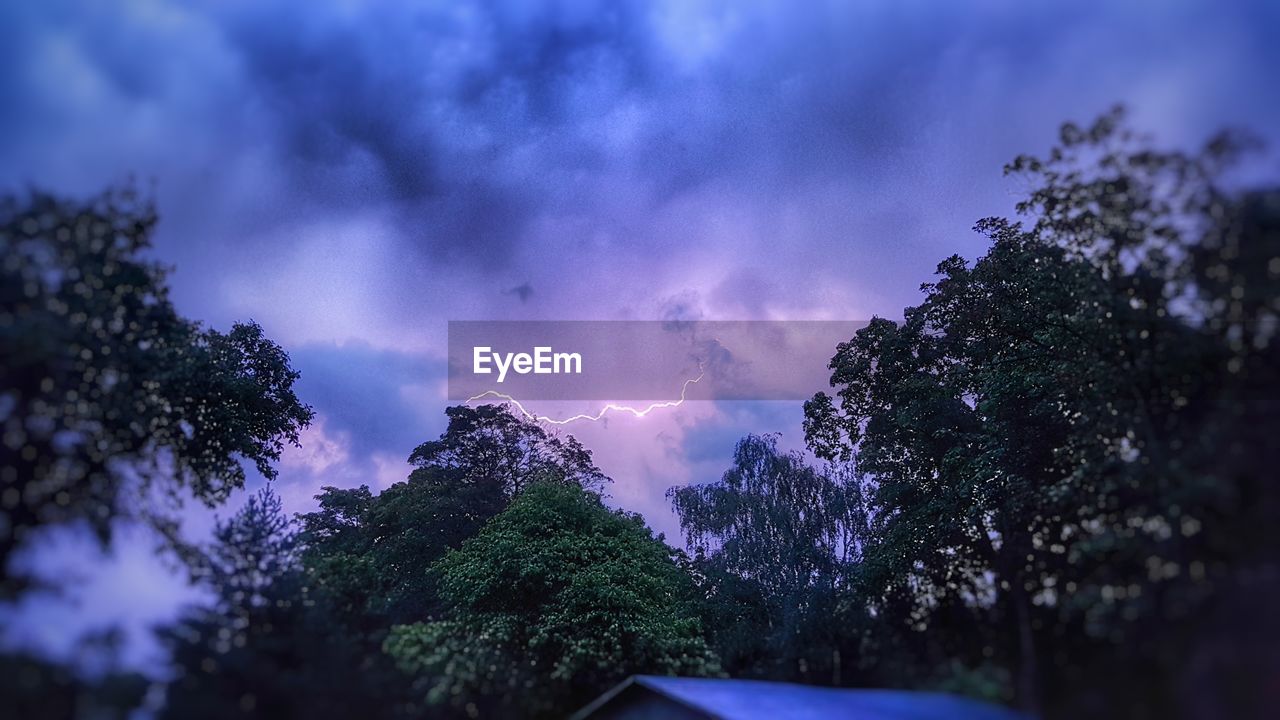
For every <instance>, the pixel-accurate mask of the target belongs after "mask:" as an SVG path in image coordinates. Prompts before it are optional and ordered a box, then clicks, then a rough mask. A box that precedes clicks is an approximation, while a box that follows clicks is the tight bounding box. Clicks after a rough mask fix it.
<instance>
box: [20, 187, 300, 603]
mask: <svg viewBox="0 0 1280 720" xmlns="http://www.w3.org/2000/svg"><path fill="white" fill-rule="evenodd" d="M155 221H156V217H155V213H154V211H153V210H152V208H151V207H150V205H149V204H147V203H145V202H143V201H141V200H140V199H139V198H137V197H136V196H135V195H134V194H133V193H132V192H130V191H127V190H126V191H119V192H108V193H105V194H103V195H101V196H99V197H96V198H93V199H91V200H89V201H85V202H76V201H70V200H62V199H58V198H54V197H51V196H48V195H43V194H39V193H36V194H33V195H32V196H31V197H30V198H28V199H24V200H19V199H18V198H13V197H8V198H3V199H0V257H2V258H3V261H2V262H3V264H0V431H2V432H3V436H2V437H0V595H8V596H12V595H13V594H14V593H16V592H18V591H20V590H21V588H22V587H23V586H24V584H25V579H24V578H21V577H17V576H15V575H14V574H13V570H12V569H11V568H10V567H9V565H10V563H9V559H10V557H11V556H12V554H13V552H14V551H15V550H16V549H17V548H18V547H19V546H20V545H21V544H22V542H23V541H24V539H25V538H26V537H27V536H28V535H29V534H30V533H31V532H32V531H33V530H35V529H37V528H39V527H41V526H43V525H47V524H50V523H63V522H68V521H73V520H80V521H85V522H87V523H88V524H89V525H90V526H91V527H92V528H93V529H94V530H95V531H96V532H97V534H98V535H99V537H100V538H102V539H103V540H104V541H105V540H106V539H107V538H108V535H109V533H110V528H111V522H112V520H113V519H114V518H115V517H117V515H118V514H119V513H120V512H121V511H122V510H123V508H122V506H121V503H120V497H119V496H120V492H121V488H122V487H125V486H126V483H127V481H128V480H129V479H137V480H138V481H139V483H140V485H141V487H140V488H138V489H139V492H143V491H145V490H147V489H148V488H149V487H151V486H152V484H155V485H156V486H158V487H159V488H160V489H162V490H164V491H167V492H172V493H176V492H177V491H178V490H179V489H180V488H185V489H187V490H189V491H190V492H191V493H192V494H193V495H194V496H195V497H197V498H199V499H201V500H203V501H205V502H207V503H210V504H212V503H217V502H221V501H222V500H224V499H225V498H226V497H227V494H228V493H229V492H231V491H232V490H234V489H236V488H238V487H241V486H242V485H243V484H244V479H245V470H244V468H243V467H242V465H241V461H242V460H248V461H250V462H252V463H253V464H254V465H255V466H256V467H257V469H258V471H259V472H261V473H262V474H263V475H265V476H267V477H273V476H274V475H275V471H274V469H273V468H272V466H271V463H272V461H274V460H276V459H278V458H279V456H280V451H281V450H282V449H283V446H284V443H286V442H297V439H298V431H299V430H300V429H301V428H302V427H304V426H305V425H306V424H307V423H308V422H309V421H310V419H311V416H312V413H311V409H310V408H308V407H307V406H305V405H303V404H302V403H301V402H299V401H298V399H297V398H296V397H295V396H294V393H293V383H294V381H295V380H296V379H297V377H298V374H297V372H295V371H294V370H292V369H291V368H290V367H289V359H288V356H286V355H285V353H284V351H283V350H281V349H280V347H278V346H277V345H275V344H274V343H273V342H271V341H270V340H268V339H267V338H266V337H265V336H264V335H263V332H262V329H261V328H260V327H258V326H257V325H255V324H252V323H250V324H246V325H236V326H235V327H233V328H232V330H231V332H229V333H226V334H223V333H220V332H217V331H214V330H207V329H203V328H201V327H200V326H199V325H198V324H197V323H194V322H192V321H190V320H186V319H184V318H182V317H181V316H179V315H178V314H177V312H176V311H175V310H174V308H173V305H172V304H171V303H170V302H169V297H168V289H167V286H166V284H165V273H164V271H163V270H162V269H161V268H160V266H158V265H157V264H155V263H153V262H151V261H148V260H146V259H144V258H143V253H144V252H145V251H146V249H147V248H148V246H149V243H150V236H151V233H152V230H153V229H154V226H155ZM147 512H149V510H146V509H144V510H143V513H144V514H145V513H147Z"/></svg>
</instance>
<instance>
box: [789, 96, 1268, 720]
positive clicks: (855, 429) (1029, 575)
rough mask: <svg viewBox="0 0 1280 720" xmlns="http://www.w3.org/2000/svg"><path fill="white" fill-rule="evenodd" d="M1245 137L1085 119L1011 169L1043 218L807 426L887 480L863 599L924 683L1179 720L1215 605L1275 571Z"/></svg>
mask: <svg viewBox="0 0 1280 720" xmlns="http://www.w3.org/2000/svg"><path fill="white" fill-rule="evenodd" d="M1239 147H1240V144H1239V143H1238V142H1233V141H1232V140H1231V139H1230V138H1217V139H1215V140H1213V141H1211V142H1210V143H1209V144H1208V145H1207V146H1206V147H1205V149H1204V150H1203V151H1202V152H1201V153H1199V154H1196V155H1187V154H1183V153H1176V152H1161V151H1156V150H1154V149H1152V148H1151V147H1150V146H1149V145H1148V144H1147V143H1146V142H1145V141H1144V140H1143V139H1142V138H1140V137H1138V136H1137V134H1136V133H1133V132H1131V131H1129V130H1128V129H1127V128H1125V127H1124V125H1123V123H1122V116H1121V115H1120V114H1119V113H1118V112H1117V113H1112V114H1109V115H1107V116H1104V117H1103V118H1101V119H1099V120H1098V121H1097V122H1096V123H1094V124H1093V125H1092V126H1090V127H1088V128H1078V127H1076V126H1074V125H1070V124H1068V125H1067V126H1064V128H1063V131H1062V136H1061V142H1060V144H1059V145H1058V146H1057V147H1055V148H1054V149H1053V150H1052V151H1051V152H1050V154H1049V155H1048V156H1047V157H1046V158H1043V159H1042V158H1033V157H1021V158H1018V159H1017V160H1015V162H1014V163H1013V164H1011V165H1010V166H1009V167H1008V168H1007V170H1008V171H1009V172H1012V173H1016V174H1020V175H1023V176H1025V177H1027V178H1028V179H1029V182H1030V184H1031V185H1032V186H1033V188H1034V189H1033V190H1032V192H1031V193H1030V195H1029V197H1028V199H1027V200H1026V201H1025V202H1023V203H1020V205H1019V210H1020V211H1022V212H1024V213H1027V214H1028V215H1029V216H1030V217H1031V218H1032V219H1033V220H1034V223H1033V225H1032V226H1031V227H1030V228H1023V227H1022V226H1021V225H1019V224H1017V223H1014V222H1010V221H1007V220H1003V219H999V218H992V219H988V220H984V221H982V222H980V223H979V224H978V228H977V229H978V230H979V231H981V232H983V233H984V234H986V235H987V236H988V237H989V238H990V240H991V243H992V245H991V249H990V251H989V252H988V254H987V255H986V256H985V257H983V258H981V259H980V260H978V261H977V262H976V263H974V264H973V265H972V266H971V265H969V264H968V263H966V262H964V261H963V260H961V259H960V258H951V259H948V260H947V261H945V262H943V263H942V264H941V265H940V266H939V268H938V273H939V275H940V276H941V279H940V280H939V281H938V282H935V283H932V284H929V285H925V286H924V292H925V300H924V302H923V303H922V304H921V305H920V306H917V307H914V308H908V309H907V310H906V312H905V313H904V320H903V322H901V323H894V322H890V321H887V320H880V319H877V320H875V321H873V322H872V323H871V324H870V325H869V326H868V327H867V328H865V329H864V330H862V331H860V332H859V333H858V334H857V336H856V337H855V338H854V339H853V340H851V341H850V342H849V343H845V344H842V345H841V346H840V348H839V349H838V351H837V353H836V356H835V357H834V358H833V360H832V363H831V367H832V371H833V374H832V384H833V386H835V387H837V388H839V389H838V392H837V398H836V399H833V398H831V397H829V396H826V395H819V396H817V397H815V398H814V399H813V400H812V401H810V402H809V403H807V404H806V431H807V434H808V438H809V442H810V445H811V447H812V448H813V449H814V450H815V452H817V453H819V454H820V455H823V456H826V457H842V458H850V459H852V460H853V461H854V462H855V463H856V465H857V468H858V470H859V472H863V473H866V474H867V475H868V476H869V477H870V478H871V481H872V483H873V486H874V488H875V491H874V493H873V495H872V498H871V502H872V516H873V518H874V519H875V520H874V522H873V523H872V524H871V528H870V529H871V533H870V542H869V543H868V546H867V549H866V553H865V557H864V561H863V563H862V566H861V567H860V572H859V574H860V576H861V578H862V582H863V585H862V587H863V592H864V593H865V596H864V598H863V601H864V602H865V603H867V604H868V605H869V606H870V607H873V608H874V609H875V610H876V616H877V618H879V620H880V621H881V626H882V627H885V628H891V631H890V632H889V633H888V634H889V635H890V636H893V637H895V638H896V641H897V643H898V645H899V647H904V648H906V649H907V650H906V651H907V652H908V654H909V655H910V656H911V657H910V659H908V660H907V663H908V664H909V665H914V666H915V667H917V668H919V669H918V670H917V671H916V673H915V677H916V680H915V682H927V681H928V680H929V679H930V678H933V679H934V680H936V679H937V677H938V675H939V673H940V672H941V673H942V674H944V675H945V674H946V672H948V671H947V667H948V666H950V667H955V666H956V665H957V662H958V665H959V666H960V667H962V668H963V667H967V668H974V667H979V666H980V665H982V664H983V663H991V662H994V663H996V664H997V666H1003V667H1006V668H1011V669H1012V670H1013V673H1014V677H1015V678H1016V680H1015V682H1014V683H1013V685H1014V687H1013V689H1014V691H1015V693H1016V695H1017V697H1018V698H1019V700H1020V701H1021V703H1022V704H1023V705H1024V706H1025V707H1027V708H1029V709H1032V710H1035V709H1037V708H1040V707H1043V708H1045V709H1051V710H1052V711H1053V712H1055V713H1062V714H1063V715H1064V716H1065V715H1066V714H1070V713H1072V712H1081V711H1083V712H1092V713H1104V712H1105V713H1129V714H1131V716H1136V717H1143V716H1150V717H1155V716H1161V715H1169V714H1176V711H1177V710H1179V709H1181V708H1185V707H1189V704H1188V703H1186V702H1184V699H1182V698H1179V692H1180V691H1179V689H1178V688H1179V684H1180V683H1179V678H1180V677H1183V676H1184V675H1185V673H1187V672H1188V671H1189V668H1191V667H1192V665H1190V664H1189V663H1188V662H1187V661H1186V658H1189V657H1195V656H1196V654H1197V652H1198V650H1197V648H1198V647H1202V643H1203V641H1204V637H1203V633H1199V632H1197V631H1196V629H1195V623H1194V618H1195V617H1196V614H1197V613H1201V612H1210V611H1215V612H1222V611H1223V608H1225V607H1229V606H1231V605H1232V604H1233V603H1235V601H1236V599H1237V598H1238V597H1239V590H1236V589H1233V588H1236V587H1237V586H1238V584H1239V583H1240V582H1241V580H1242V578H1244V577H1253V576H1254V575H1255V574H1256V573H1262V574H1263V575H1267V574H1268V573H1270V572H1271V571H1268V570H1265V568H1267V567H1273V564H1272V561H1267V560H1262V559H1261V558H1260V556H1259V554H1258V553H1259V551H1260V549H1261V548H1267V547H1269V548H1274V547H1275V545H1274V537H1271V538H1268V537H1267V536H1266V534H1265V532H1261V531H1259V530H1255V529H1254V528H1262V527H1266V526H1267V525H1268V523H1267V522H1266V521H1265V520H1264V519H1263V518H1264V517H1266V516H1265V515H1264V514H1262V513H1265V512H1266V511H1268V510H1271V511H1274V509H1275V504H1274V503H1275V491H1274V489H1273V488H1270V487H1268V486H1267V484H1266V483H1265V482H1264V481H1263V477H1264V475H1265V474H1266V472H1267V470H1266V469H1265V468H1266V467H1268V465H1267V463H1268V462H1269V461H1270V460H1271V459H1272V455H1271V454H1269V453H1270V451H1267V450H1265V449H1264V448H1265V447H1267V446H1268V445H1267V443H1266V441H1264V440H1262V438H1261V436H1260V435H1258V434H1257V431H1256V429H1251V428H1250V427H1248V426H1247V424H1245V423H1242V422H1241V419H1242V417H1243V416H1245V415H1247V416H1250V417H1252V418H1253V421H1252V422H1253V423H1257V424H1262V425H1267V424H1268V423H1270V425H1269V427H1271V428H1274V427H1275V425H1274V423H1275V418H1276V414H1275V407H1276V406H1275V401H1274V400H1270V399H1266V400H1263V399H1261V398H1264V397H1265V398H1274V397H1276V396H1277V393H1276V392H1275V389H1276V380H1277V377H1276V372H1275V370H1274V368H1275V367H1276V364H1275V363H1274V362H1270V364H1268V363H1269V361H1270V360H1274V358H1275V353H1276V350H1275V345H1274V342H1273V336H1274V327H1275V319H1274V318H1275V311H1276V307H1275V305H1274V301H1273V299H1274V297H1276V292H1275V289H1276V288H1275V285H1276V274H1275V273H1272V274H1271V275H1270V276H1268V277H1267V278H1263V277H1262V276H1261V274H1260V273H1259V272H1258V270H1257V267H1258V266H1257V265H1253V266H1252V267H1253V269H1246V268H1247V267H1249V266H1250V263H1249V261H1245V260H1242V258H1245V257H1248V258H1253V259H1254V261H1255V262H1256V260H1257V259H1258V258H1262V257H1274V256H1275V253H1276V248H1277V242H1276V239H1275V231H1274V228H1275V217H1276V213H1275V210H1274V209H1273V208H1274V207H1275V206H1274V204H1272V203H1274V202H1275V200H1274V198H1275V197H1276V194H1275V193H1261V194H1257V193H1253V194H1249V195H1246V196H1245V197H1244V198H1241V199H1232V197H1231V196H1229V195H1227V194H1226V193H1224V191H1222V190H1221V189H1220V185H1219V183H1218V177H1219V175H1220V173H1221V172H1222V170H1223V169H1224V168H1225V167H1226V165H1227V164H1228V162H1229V160H1230V159H1231V157H1232V156H1233V154H1234V153H1235V152H1236V149H1237V148H1239ZM1266 198H1272V199H1271V200H1267V199H1266ZM1268 253H1270V254H1268ZM1209 268H1213V269H1212V270H1210V269H1209ZM1263 298H1271V299H1272V301H1271V302H1270V303H1269V302H1268V301H1267V300H1264V299H1263ZM1267 327H1269V328H1271V329H1270V330H1265V329H1264V328H1267ZM1245 338H1247V339H1248V340H1247V342H1246V341H1244V339H1245ZM1264 358H1267V359H1264ZM1246 368H1248V369H1247V370H1246ZM1242 371H1243V372H1242ZM1246 386H1247V387H1249V388H1250V389H1249V390H1248V391H1245V390H1244V388H1245V387H1246ZM1246 395H1247V397H1246ZM837 400H838V404H837ZM1241 408H1248V410H1244V411H1242V410H1241ZM1224 452H1225V455H1224ZM1223 457H1228V458H1231V460H1229V461H1228V462H1227V463H1226V465H1227V466H1229V467H1230V468H1231V469H1230V470H1227V471H1225V472H1224V469H1225V468H1224V466H1223V463H1222V462H1221V458H1223ZM1245 498H1250V500H1248V501H1245V500H1244V499H1245ZM1250 518H1252V519H1253V521H1250V520H1248V519H1250ZM1210 568H1213V569H1210ZM1253 591H1255V592H1259V591H1260V592H1267V593H1271V597H1274V591H1275V588H1274V585H1272V586H1270V587H1266V586H1265V584H1262V585H1256V584H1255V586H1254V588H1253ZM926 628H927V629H928V633H927V634H926V633H924V630H925V629H926ZM1000 628H1009V630H1008V631H1003V630H1001V629H1000ZM1238 639H1239V640H1241V641H1242V642H1244V641H1245V640H1246V638H1245V637H1244V636H1239V637H1238ZM975 649H980V651H981V652H978V653H975V652H974V650H975ZM1272 662H1274V661H1272ZM1241 665H1245V664H1244V663H1242V664H1241ZM1272 667H1274V665H1272ZM1122 668H1124V669H1126V671H1124V672H1122V671H1121V669H1122ZM1132 668H1139V669H1140V670H1139V671H1138V672H1133V671H1128V670H1127V669H1132ZM1237 669H1238V670H1239V671H1238V672H1233V673H1223V675H1227V674H1231V675H1233V676H1234V682H1237V683H1245V684H1247V683H1249V682H1258V681H1259V678H1261V677H1263V674H1262V673H1265V671H1261V672H1260V671H1259V670H1257V669H1254V668H1248V667H1238V668H1237ZM1250 678H1251V679H1250ZM1222 691H1223V688H1222V686H1218V687H1212V686H1209V687H1200V688H1198V689H1197V693H1198V694H1199V696H1200V697H1205V696H1206V695H1207V696H1210V697H1212V696H1213V695H1214V693H1219V692H1222Z"/></svg>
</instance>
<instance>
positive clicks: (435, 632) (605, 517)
mask: <svg viewBox="0 0 1280 720" xmlns="http://www.w3.org/2000/svg"><path fill="white" fill-rule="evenodd" d="M439 572H440V574H441V584H440V593H441V597H442V598H443V600H444V601H445V603H446V606H447V608H448V614H447V619H445V620H440V621H436V622H432V623H418V624H414V625H407V626H399V627H397V628H395V629H394V630H393V631H392V633H391V636H390V637H389V638H388V639H387V643H386V648H387V651H388V652H389V653H391V654H392V655H393V656H395V657H396V658H397V660H398V661H399V662H400V664H401V666H402V667H404V668H405V669H406V670H408V671H410V672H414V673H417V674H419V675H420V676H421V677H422V678H423V680H424V685H425V686H426V688H427V697H428V699H429V701H430V702H431V703H432V704H435V705H443V706H451V707H454V708H459V709H462V710H463V711H465V712H466V714H468V715H470V716H473V717H494V716H531V717H554V716H558V715H563V714H564V713H566V712H568V711H570V710H571V709H573V708H575V707H577V706H580V705H585V704H586V703H587V702H588V701H590V700H591V699H593V698H594V697H595V696H596V695H597V694H599V693H601V692H603V691H604V690H607V689H608V688H609V687H610V686H612V685H613V684H615V683H617V682H619V681H621V680H623V679H625V678H626V677H627V676H628V675H632V674H635V673H649V674H665V675H707V674H717V673H718V672H719V667H718V664H717V662H716V660H715V657H714V656H713V655H712V653H711V652H710V651H709V650H708V649H707V646H706V644H705V643H704V642H703V639H702V628H701V626H700V624H699V621H698V617H697V614H696V607H695V604H694V602H693V600H694V593H693V585H692V583H691V582H690V581H689V578H688V577H687V576H686V575H685V574H684V573H682V572H681V571H680V568H678V567H677V565H676V564H675V563H674V562H673V561H672V559H671V550H670V549H669V548H668V547H667V546H666V545H665V544H664V543H663V542H662V540H661V539H660V538H655V537H654V536H653V534H652V533H651V531H650V530H649V529H648V528H646V527H645V525H644V521H643V519H642V518H641V517H640V516H638V515H632V514H628V513H625V512H622V511H615V510H610V509H608V508H606V507H605V506H604V505H603V504H602V503H601V502H600V498H599V497H598V496H596V495H595V494H593V493H591V492H589V491H586V490H583V489H581V488H578V487H573V486H570V485H563V484H553V483H538V484H535V485H533V486H531V487H529V488H528V489H527V490H526V491H525V492H524V493H523V494H521V495H520V496H519V497H517V498H516V499H515V500H514V501H513V502H512V504H511V506H510V507H509V508H507V510H505V511H504V512H503V513H502V514H500V515H498V516H497V517H495V518H494V519H493V520H492V521H491V522H490V523H489V524H488V525H486V526H485V527H484V528H483V529H482V530H481V531H480V534H479V535H477V536H476V537H475V538H474V539H472V540H469V541H467V542H466V543H464V544H463V546H462V547H461V548H460V549H459V550H455V551H453V552H451V553H449V554H448V555H446V556H445V558H444V559H443V560H442V561H441V563H440V566H439Z"/></svg>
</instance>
